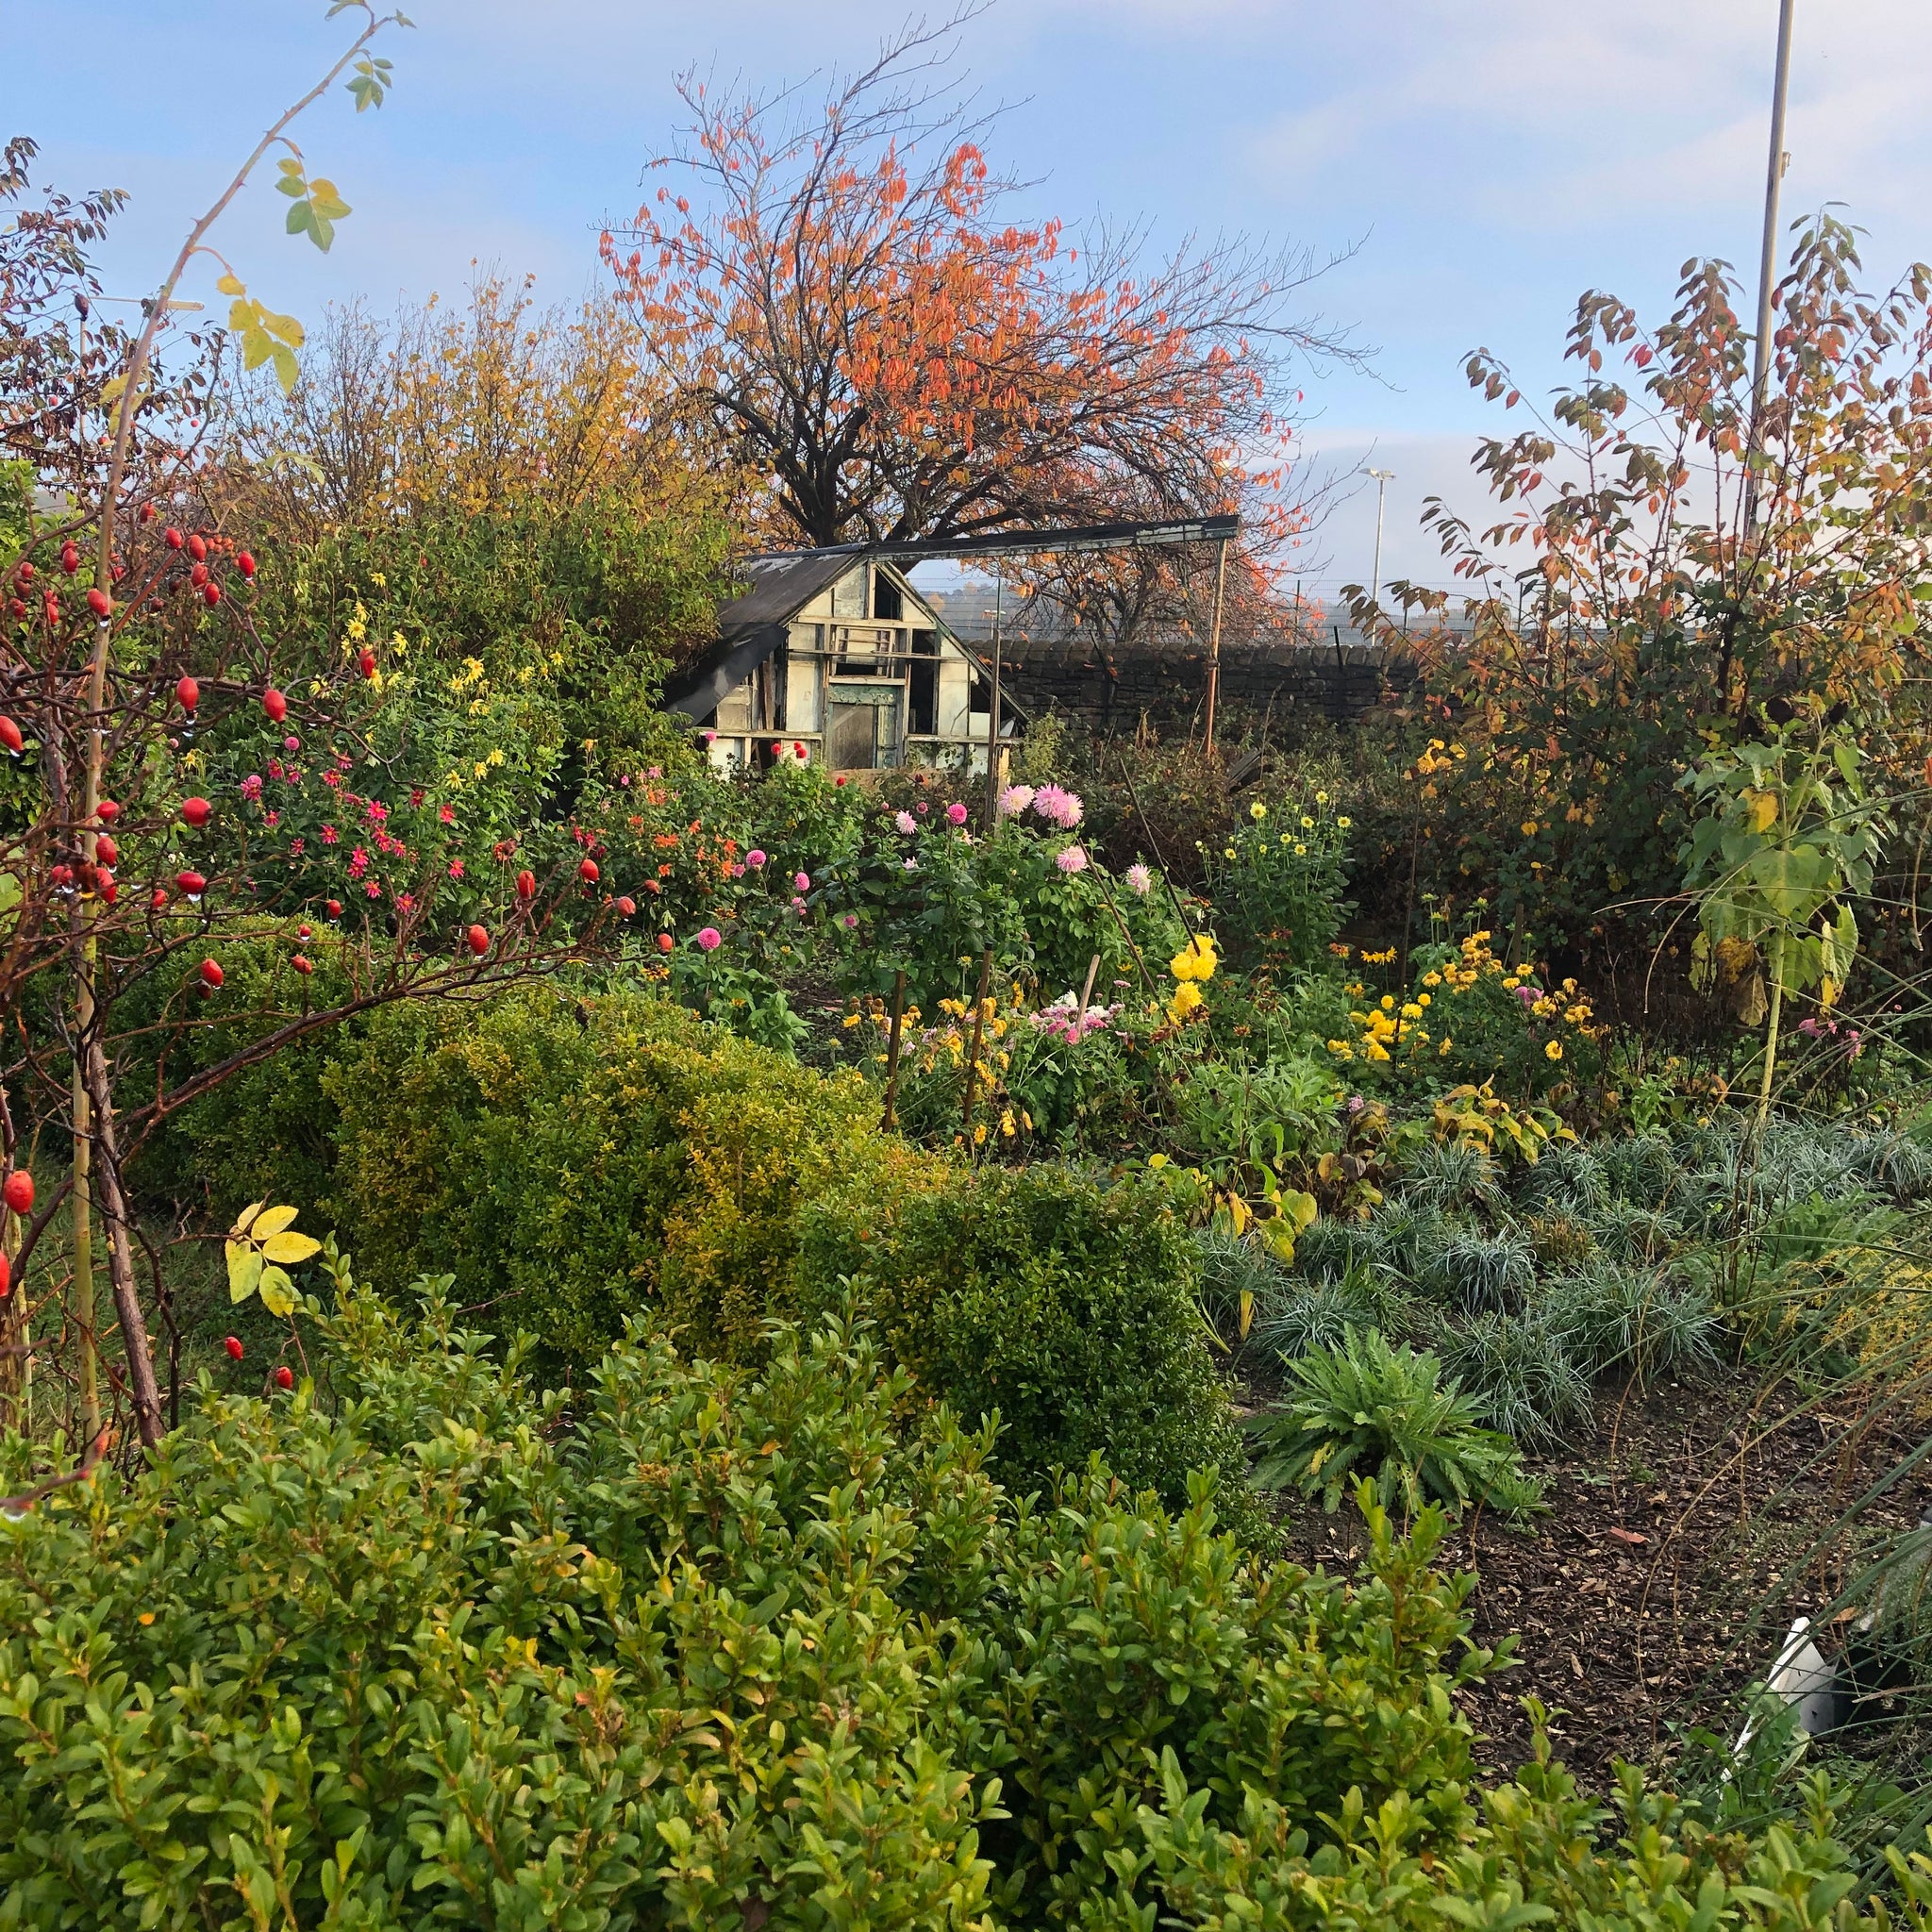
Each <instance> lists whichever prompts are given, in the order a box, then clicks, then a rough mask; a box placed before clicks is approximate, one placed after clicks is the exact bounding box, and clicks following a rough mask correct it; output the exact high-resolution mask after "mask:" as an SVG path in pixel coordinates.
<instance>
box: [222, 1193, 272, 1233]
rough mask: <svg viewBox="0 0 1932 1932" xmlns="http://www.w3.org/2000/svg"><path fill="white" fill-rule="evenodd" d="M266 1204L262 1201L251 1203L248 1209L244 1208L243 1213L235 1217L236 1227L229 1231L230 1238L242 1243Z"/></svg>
mask: <svg viewBox="0 0 1932 1932" xmlns="http://www.w3.org/2000/svg"><path fill="white" fill-rule="evenodd" d="M263 1206H264V1203H262V1202H260V1201H251V1202H250V1203H249V1204H248V1206H247V1207H245V1208H242V1211H241V1213H239V1214H238V1215H236V1217H235V1224H234V1226H233V1227H231V1228H230V1229H229V1230H228V1234H229V1238H230V1239H231V1240H235V1241H240V1240H241V1238H242V1236H243V1235H245V1234H246V1233H247V1232H248V1229H249V1225H250V1224H251V1223H252V1222H253V1221H254V1219H255V1217H256V1216H257V1215H258V1214H259V1213H260V1212H261V1210H262V1208H263Z"/></svg>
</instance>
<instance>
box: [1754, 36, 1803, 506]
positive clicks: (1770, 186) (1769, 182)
mask: <svg viewBox="0 0 1932 1932" xmlns="http://www.w3.org/2000/svg"><path fill="white" fill-rule="evenodd" d="M1796 10H1797V0H1778V9H1777V70H1776V73H1775V75H1774V78H1773V80H1772V84H1771V158H1770V159H1769V161H1768V162H1767V163H1766V165H1765V171H1764V237H1763V241H1762V242H1761V244H1760V246H1759V249H1758V255H1757V341H1755V342H1753V343H1752V345H1751V457H1752V467H1751V471H1750V474H1749V475H1747V476H1746V477H1745V479H1744V528H1745V530H1746V531H1747V532H1748V531H1749V530H1750V529H1751V527H1752V526H1753V525H1755V524H1756V523H1757V455H1758V447H1759V444H1758V439H1759V437H1760V435H1761V434H1762V429H1763V416H1764V397H1765V391H1766V388H1767V386H1768V384H1769V382H1770V379H1771V291H1772V282H1773V278H1774V276H1775V275H1776V274H1777V195H1778V189H1779V187H1780V185H1781V184H1782V183H1783V181H1784V177H1785V163H1786V162H1787V161H1788V160H1789V159H1790V156H1789V155H1787V154H1786V153H1785V96H1786V94H1787V92H1789V90H1790V79H1791V16H1792V14H1793V13H1794V12H1795V11H1796Z"/></svg>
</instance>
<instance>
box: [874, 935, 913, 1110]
mask: <svg viewBox="0 0 1932 1932" xmlns="http://www.w3.org/2000/svg"><path fill="white" fill-rule="evenodd" d="M905 1020H906V969H905V967H903V966H902V967H900V968H899V970H898V971H897V972H896V973H894V974H892V1037H891V1040H890V1041H887V1043H886V1111H885V1114H884V1116H883V1117H882V1119H881V1120H880V1122H879V1125H880V1127H881V1129H882V1130H883V1131H884V1132H886V1133H888V1134H890V1133H891V1131H892V1103H893V1102H894V1101H896V1100H897V1099H898V1097H899V1029H900V1027H901V1026H902V1025H903V1024H905Z"/></svg>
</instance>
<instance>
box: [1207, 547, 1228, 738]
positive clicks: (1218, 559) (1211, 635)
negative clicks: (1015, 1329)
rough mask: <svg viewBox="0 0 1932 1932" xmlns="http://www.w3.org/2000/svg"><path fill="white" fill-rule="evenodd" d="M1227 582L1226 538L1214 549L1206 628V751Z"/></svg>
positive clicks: (1218, 686) (1211, 725)
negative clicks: (1210, 606)
mask: <svg viewBox="0 0 1932 1932" xmlns="http://www.w3.org/2000/svg"><path fill="white" fill-rule="evenodd" d="M1226 584H1227V539H1226V538H1225V537H1224V538H1223V539H1222V540H1221V541H1220V543H1219V545H1218V546H1217V547H1216V550H1215V558H1214V621H1213V623H1212V624H1211V625H1209V626H1208V746H1207V748H1208V755H1209V756H1210V757H1211V756H1212V755H1213V751H1214V703H1215V700H1216V698H1217V697H1219V695H1220V693H1221V593H1222V591H1223V590H1224V589H1225V587H1226Z"/></svg>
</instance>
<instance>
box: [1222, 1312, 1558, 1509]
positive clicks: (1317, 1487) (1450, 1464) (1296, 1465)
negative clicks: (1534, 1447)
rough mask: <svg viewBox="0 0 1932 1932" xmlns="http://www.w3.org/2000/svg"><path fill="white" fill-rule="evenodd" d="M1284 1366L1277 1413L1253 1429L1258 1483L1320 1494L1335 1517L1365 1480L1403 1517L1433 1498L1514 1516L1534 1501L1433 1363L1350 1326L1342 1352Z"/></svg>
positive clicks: (1508, 1450)
mask: <svg viewBox="0 0 1932 1932" xmlns="http://www.w3.org/2000/svg"><path fill="white" fill-rule="evenodd" d="M1288 1368H1289V1373H1290V1374H1291V1376H1292V1377H1293V1386H1292V1387H1291V1389H1290V1390H1289V1391H1288V1393H1287V1396H1286V1399H1285V1400H1284V1402H1283V1404H1282V1406H1281V1407H1280V1409H1279V1410H1278V1411H1276V1412H1275V1413H1274V1414H1272V1415H1268V1416H1265V1417H1263V1418H1262V1419H1261V1420H1260V1421H1259V1422H1258V1423H1257V1424H1256V1425H1255V1428H1254V1434H1255V1437H1256V1440H1257V1443H1258V1445H1259V1451H1260V1454H1259V1459H1258V1461H1257V1466H1256V1469H1255V1481H1256V1483H1257V1485H1259V1486H1260V1487H1262V1488H1264V1489H1279V1488H1283V1487H1285V1486H1286V1485H1288V1484H1290V1483H1292V1484H1294V1485H1295V1486H1296V1487H1297V1488H1298V1489H1299V1490H1300V1491H1302V1493H1303V1494H1304V1495H1308V1496H1312V1495H1314V1494H1316V1493H1317V1492H1318V1491H1319V1492H1320V1494H1321V1497H1322V1505H1323V1507H1324V1508H1325V1509H1328V1510H1331V1511H1332V1510H1333V1509H1334V1508H1335V1507H1336V1505H1337V1504H1339V1503H1340V1502H1341V1498H1342V1496H1343V1494H1344V1493H1346V1492H1347V1491H1348V1490H1349V1489H1350V1488H1351V1486H1352V1485H1353V1484H1354V1483H1356V1482H1357V1481H1359V1480H1361V1479H1362V1478H1363V1477H1369V1478H1370V1479H1372V1480H1373V1481H1374V1485H1375V1489H1376V1492H1377V1494H1378V1495H1379V1496H1380V1497H1381V1499H1382V1505H1383V1507H1385V1508H1391V1509H1393V1508H1400V1509H1401V1510H1403V1511H1404V1512H1405V1513H1406V1514H1407V1515H1409V1516H1414V1515H1416V1514H1417V1513H1418V1512H1419V1511H1421V1510H1422V1509H1423V1507H1424V1505H1425V1504H1426V1503H1427V1501H1428V1500H1429V1499H1430V1498H1431V1497H1435V1498H1437V1499H1440V1500H1441V1501H1442V1502H1445V1503H1449V1504H1452V1505H1456V1506H1461V1505H1465V1504H1468V1503H1471V1502H1477V1501H1480V1502H1486V1503H1492V1504H1494V1505H1495V1506H1496V1507H1498V1508H1500V1509H1504V1510H1507V1511H1508V1512H1509V1513H1511V1514H1519V1513H1521V1512H1523V1511H1525V1510H1528V1509H1532V1508H1534V1507H1536V1506H1537V1504H1538V1502H1539V1500H1540V1499H1541V1489H1540V1487H1539V1486H1538V1484H1537V1483H1536V1482H1534V1481H1533V1480H1532V1479H1531V1478H1530V1477H1528V1476H1525V1475H1524V1473H1523V1465H1522V1458H1521V1457H1519V1456H1518V1454H1517V1452H1516V1448H1515V1445H1514V1444H1513V1443H1512V1442H1511V1441H1509V1439H1508V1438H1507V1436H1501V1435H1498V1434H1496V1432H1495V1431H1494V1430H1492V1429H1486V1428H1484V1427H1482V1426H1481V1424H1479V1423H1478V1422H1477V1420H1476V1405H1475V1403H1474V1399H1473V1398H1471V1397H1470V1396H1467V1395H1464V1394H1463V1393H1462V1392H1461V1391H1460V1390H1458V1389H1457V1386H1456V1384H1455V1383H1453V1382H1452V1383H1450V1384H1449V1385H1448V1387H1447V1388H1444V1387H1442V1386H1441V1362H1440V1361H1439V1360H1438V1359H1437V1358H1436V1357H1434V1356H1432V1355H1419V1354H1417V1353H1416V1352H1415V1351H1414V1350H1413V1349H1410V1348H1407V1347H1403V1348H1391V1346H1390V1345H1389V1343H1388V1342H1387V1341H1385V1340H1384V1339H1383V1338H1382V1336H1381V1335H1380V1334H1379V1333H1378V1332H1377V1331H1376V1330H1374V1329H1373V1328H1370V1329H1355V1330H1351V1331H1350V1332H1349V1334H1348V1337H1347V1339H1346V1340H1345V1341H1343V1343H1342V1345H1341V1347H1340V1348H1323V1349H1312V1350H1310V1351H1309V1352H1308V1353H1307V1355H1304V1356H1300V1357H1296V1358H1295V1359H1293V1360H1291V1361H1290V1362H1289V1364H1288Z"/></svg>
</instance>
